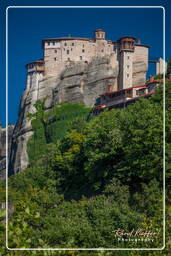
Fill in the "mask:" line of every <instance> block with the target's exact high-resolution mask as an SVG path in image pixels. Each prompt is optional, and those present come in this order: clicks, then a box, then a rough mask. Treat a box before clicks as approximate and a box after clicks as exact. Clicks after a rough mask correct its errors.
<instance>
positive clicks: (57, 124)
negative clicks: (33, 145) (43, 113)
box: [46, 103, 90, 142]
mask: <svg viewBox="0 0 171 256" xmlns="http://www.w3.org/2000/svg"><path fill="white" fill-rule="evenodd" d="M89 112H90V108H88V107H85V106H84V105H82V104H78V103H70V104H69V103H65V104H64V103H63V104H58V105H56V106H54V108H53V109H52V110H51V111H50V112H49V113H48V114H47V117H46V119H47V126H46V137H47V142H54V141H56V140H60V139H62V138H63V137H64V135H65V134H66V132H67V130H68V129H70V127H71V126H72V123H73V122H77V123H78V122H81V121H83V120H85V119H86V118H87V116H88V114H89Z"/></svg>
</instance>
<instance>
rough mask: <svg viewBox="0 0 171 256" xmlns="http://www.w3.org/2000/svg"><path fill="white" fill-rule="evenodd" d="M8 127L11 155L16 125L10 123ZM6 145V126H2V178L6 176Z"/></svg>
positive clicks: (0, 134) (0, 153) (0, 165)
mask: <svg viewBox="0 0 171 256" xmlns="http://www.w3.org/2000/svg"><path fill="white" fill-rule="evenodd" d="M7 129H8V155H10V151H11V141H12V135H13V130H14V125H9V126H8V128H7ZM6 146H7V145H6V128H2V127H1V126H0V179H4V178H5V176H6Z"/></svg>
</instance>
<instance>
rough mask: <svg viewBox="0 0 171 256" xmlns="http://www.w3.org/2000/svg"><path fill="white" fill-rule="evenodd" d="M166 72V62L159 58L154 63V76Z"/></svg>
mask: <svg viewBox="0 0 171 256" xmlns="http://www.w3.org/2000/svg"><path fill="white" fill-rule="evenodd" d="M166 70H167V62H166V61H165V60H163V59H162V58H159V60H158V62H157V63H156V75H158V74H163V73H164V72H166Z"/></svg>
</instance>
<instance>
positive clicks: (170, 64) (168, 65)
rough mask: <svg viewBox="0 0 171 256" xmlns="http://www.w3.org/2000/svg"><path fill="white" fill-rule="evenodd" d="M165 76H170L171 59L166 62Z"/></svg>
mask: <svg viewBox="0 0 171 256" xmlns="http://www.w3.org/2000/svg"><path fill="white" fill-rule="evenodd" d="M166 74H167V76H169V75H170V74H171V57H170V58H169V59H168V61H167V72H166Z"/></svg>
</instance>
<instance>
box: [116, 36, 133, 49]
mask: <svg viewBox="0 0 171 256" xmlns="http://www.w3.org/2000/svg"><path fill="white" fill-rule="evenodd" d="M136 40H137V39H136V38H135V37H130V36H124V37H121V38H120V39H119V40H118V42H119V45H120V51H134V43H135V41H136Z"/></svg>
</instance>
